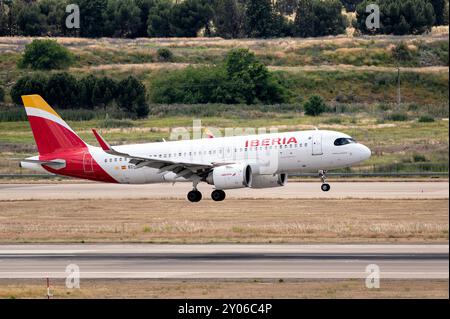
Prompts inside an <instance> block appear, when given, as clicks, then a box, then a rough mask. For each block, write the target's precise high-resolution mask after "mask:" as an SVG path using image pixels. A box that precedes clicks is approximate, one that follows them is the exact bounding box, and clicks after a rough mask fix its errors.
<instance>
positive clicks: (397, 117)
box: [386, 113, 408, 122]
mask: <svg viewBox="0 0 450 319" xmlns="http://www.w3.org/2000/svg"><path fill="white" fill-rule="evenodd" d="M386 120H389V121H396V122H404V121H407V120H408V115H407V114H404V113H392V114H388V115H386Z"/></svg>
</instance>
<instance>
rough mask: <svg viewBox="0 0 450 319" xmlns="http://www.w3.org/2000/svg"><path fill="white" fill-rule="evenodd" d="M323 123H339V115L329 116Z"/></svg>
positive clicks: (340, 121)
mask: <svg viewBox="0 0 450 319" xmlns="http://www.w3.org/2000/svg"><path fill="white" fill-rule="evenodd" d="M323 123H325V124H341V123H342V120H341V119H340V118H339V117H331V118H329V119H325V120H324V121H323Z"/></svg>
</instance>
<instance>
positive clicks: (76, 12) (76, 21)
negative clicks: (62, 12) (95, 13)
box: [66, 3, 80, 29]
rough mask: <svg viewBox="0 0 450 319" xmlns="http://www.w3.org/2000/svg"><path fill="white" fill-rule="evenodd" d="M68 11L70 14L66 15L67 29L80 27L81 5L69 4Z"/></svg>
mask: <svg viewBox="0 0 450 319" xmlns="http://www.w3.org/2000/svg"><path fill="white" fill-rule="evenodd" d="M66 13H69V15H68V16H67V17H66V28H67V29H79V28H80V7H79V6H78V5H77V4H73V3H72V4H68V5H67V6H66Z"/></svg>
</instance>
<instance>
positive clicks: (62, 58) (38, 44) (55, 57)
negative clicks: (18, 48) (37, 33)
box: [19, 40, 73, 70]
mask: <svg viewBox="0 0 450 319" xmlns="http://www.w3.org/2000/svg"><path fill="white" fill-rule="evenodd" d="M72 63H73V56H72V54H71V53H70V51H69V50H68V49H67V48H65V47H63V46H62V45H60V44H58V43H57V42H56V41H53V40H33V42H31V43H30V44H27V45H26V46H25V52H24V53H23V55H22V58H21V59H20V61H19V67H22V68H26V67H30V68H32V69H34V70H52V69H65V68H68V67H69V66H71V65H72Z"/></svg>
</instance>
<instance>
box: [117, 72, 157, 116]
mask: <svg viewBox="0 0 450 319" xmlns="http://www.w3.org/2000/svg"><path fill="white" fill-rule="evenodd" d="M116 101H117V104H118V105H119V107H120V109H122V110H123V111H125V112H126V113H128V114H129V115H130V116H137V117H138V118H144V117H146V116H147V115H148V113H149V107H148V104H147V102H146V98H145V86H144V84H142V82H140V81H139V80H138V79H136V78H135V77H133V76H129V77H128V78H126V79H124V80H122V81H120V82H119V83H118V84H117V98H116Z"/></svg>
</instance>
